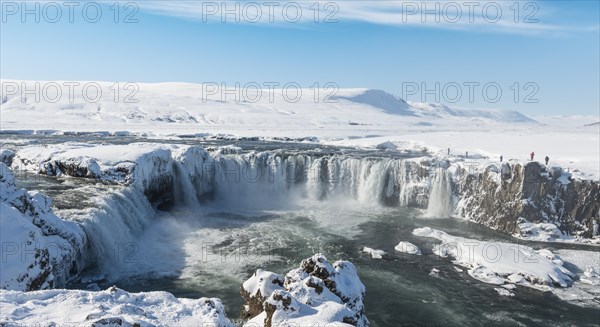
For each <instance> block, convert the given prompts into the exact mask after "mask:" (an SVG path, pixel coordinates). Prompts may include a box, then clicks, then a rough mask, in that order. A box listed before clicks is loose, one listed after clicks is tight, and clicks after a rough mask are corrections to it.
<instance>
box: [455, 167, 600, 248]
mask: <svg viewBox="0 0 600 327" xmlns="http://www.w3.org/2000/svg"><path fill="white" fill-rule="evenodd" d="M462 172H463V176H462V177H461V178H458V180H457V182H456V183H457V186H458V197H459V199H460V201H459V204H458V209H457V213H458V215H459V216H463V217H465V218H468V219H470V220H473V221H475V222H478V223H481V224H483V225H485V226H488V227H490V228H493V229H496V230H499V231H501V232H505V233H509V234H519V235H520V236H522V237H527V236H528V233H530V232H531V231H532V229H531V228H530V227H531V226H532V225H531V224H543V223H546V224H553V225H555V226H556V227H557V228H558V229H559V230H560V231H561V232H563V233H565V234H567V235H572V236H577V237H581V238H591V237H593V236H595V235H597V228H594V226H595V225H597V224H598V221H599V214H600V184H599V182H597V181H590V180H580V179H575V178H572V177H571V174H570V173H568V172H564V171H563V170H562V169H561V168H559V167H552V168H547V167H546V166H544V165H542V164H539V163H537V162H528V163H525V164H522V163H518V162H511V163H504V164H502V165H489V166H487V167H485V168H484V169H481V170H479V171H477V172H475V173H470V174H469V173H467V172H466V171H465V170H463V171H462ZM540 226H542V227H543V225H540ZM594 233H596V234H594ZM556 236H557V237H560V236H561V235H556Z"/></svg>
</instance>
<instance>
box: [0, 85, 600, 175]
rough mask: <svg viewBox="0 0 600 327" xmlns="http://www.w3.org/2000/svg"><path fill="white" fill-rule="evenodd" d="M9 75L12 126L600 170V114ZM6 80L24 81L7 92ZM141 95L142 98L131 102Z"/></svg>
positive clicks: (5, 122) (362, 92)
mask: <svg viewBox="0 0 600 327" xmlns="http://www.w3.org/2000/svg"><path fill="white" fill-rule="evenodd" d="M2 83H3V87H2V90H3V92H4V93H3V95H2V97H1V100H2V108H1V118H0V129H1V130H2V131H3V132H5V131H21V132H23V133H32V132H55V131H58V132H67V131H79V132H109V133H117V134H121V133H124V132H126V133H134V134H143V135H147V136H153V137H171V136H178V135H186V136H190V135H196V136H209V135H223V136H234V137H235V136H237V137H263V138H306V137H311V138H313V140H318V141H319V142H322V143H327V144H334V145H345V146H359V147H377V145H380V144H384V143H385V142H388V141H389V143H385V144H387V146H384V148H385V147H389V146H390V145H393V146H397V147H408V148H427V149H428V150H429V151H432V152H439V153H440V154H445V153H446V151H447V149H448V148H450V149H451V153H452V155H456V156H464V155H465V153H466V152H467V151H468V152H469V155H470V158H469V159H473V158H479V161H486V160H492V161H497V160H498V158H499V156H500V155H503V157H504V159H505V160H509V159H517V160H521V161H524V160H528V159H529V153H530V152H531V151H534V152H535V153H536V160H540V161H542V160H543V158H544V157H545V156H549V157H550V161H551V164H556V165H560V166H562V167H565V168H569V169H570V170H571V171H573V170H575V172H576V174H575V175H576V176H580V177H583V178H593V179H599V178H600V168H599V167H600V136H599V135H600V125H599V124H597V123H598V122H599V121H600V116H570V117H567V116H565V117H558V116H554V117H534V118H530V117H527V116H525V115H522V114H520V113H518V112H515V111H502V110H467V109H454V108H449V107H447V106H444V105H439V104H429V103H413V102H405V101H404V100H402V99H400V98H398V97H395V96H393V95H391V94H389V93H386V92H384V91H379V90H368V89H340V90H339V91H337V92H336V93H335V95H333V93H332V91H331V90H325V89H321V90H320V91H319V94H318V96H316V92H315V91H314V90H311V89H302V91H301V93H302V95H301V96H299V97H296V94H297V93H296V92H295V90H294V89H291V90H290V91H289V92H288V93H287V94H288V99H287V100H286V98H285V97H284V92H283V91H282V90H281V89H275V90H272V92H269V90H267V89H265V90H262V91H260V98H258V99H257V94H259V93H257V91H256V90H255V89H248V90H246V91H243V90H240V91H239V92H237V99H236V95H234V94H232V93H229V94H222V93H221V92H220V90H218V89H215V88H214V87H213V88H210V87H207V86H206V85H205V86H204V87H203V86H202V85H201V84H187V83H157V84H142V83H138V84H136V85H137V87H139V91H138V92H136V93H135V94H133V95H132V91H133V88H130V89H127V90H124V89H123V88H124V83H121V84H120V85H119V86H120V88H121V90H120V92H119V94H118V96H117V97H116V101H115V92H114V87H113V89H111V86H113V85H114V83H109V82H92V83H97V85H100V86H101V87H102V96H100V97H99V98H98V101H97V102H92V101H86V99H85V98H84V96H83V95H82V88H83V86H84V85H87V84H86V83H90V82H80V84H81V86H79V87H75V88H74V92H73V95H74V96H73V98H72V99H70V98H69V96H68V92H67V91H68V88H66V87H61V90H62V91H63V94H62V96H60V97H58V98H57V100H55V98H56V97H55V96H54V95H53V94H50V95H49V96H47V97H45V96H44V94H43V93H44V92H43V91H41V90H43V88H44V86H46V85H48V83H50V82H39V83H40V85H39V88H40V98H39V99H35V94H27V95H26V96H25V98H26V99H25V101H23V97H22V93H23V92H22V91H23V87H22V83H26V85H27V89H28V90H31V89H35V84H34V83H36V82H31V81H28V82H22V81H9V80H5V81H2ZM6 83H11V85H13V86H14V85H16V86H17V88H18V89H17V90H16V91H14V92H6V90H7V88H6V86H5V85H4V84H6ZM56 83H57V84H58V85H63V82H61V81H57V82H56ZM48 90H50V88H48ZM89 90H91V91H89ZM89 90H88V93H89V94H91V95H89V96H88V100H90V98H91V100H95V99H94V97H95V94H94V89H93V88H91V89H89ZM50 91H51V90H50ZM50 91H49V92H50ZM13 93H14V94H13ZM50 93H51V92H50ZM233 93H236V92H233ZM332 95H333V96H332ZM127 96H131V97H130V98H129V99H126V97H127ZM48 100H52V102H55V103H51V102H50V101H48ZM296 100H297V102H292V101H296ZM132 101H137V103H129V102H132ZM380 148H381V147H380ZM486 157H487V158H486Z"/></svg>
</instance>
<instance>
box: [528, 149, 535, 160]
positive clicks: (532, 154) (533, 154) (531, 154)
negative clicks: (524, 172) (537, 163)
mask: <svg viewBox="0 0 600 327" xmlns="http://www.w3.org/2000/svg"><path fill="white" fill-rule="evenodd" d="M529 156H531V161H533V157H534V156H535V153H534V152H533V151H531V153H530V154H529Z"/></svg>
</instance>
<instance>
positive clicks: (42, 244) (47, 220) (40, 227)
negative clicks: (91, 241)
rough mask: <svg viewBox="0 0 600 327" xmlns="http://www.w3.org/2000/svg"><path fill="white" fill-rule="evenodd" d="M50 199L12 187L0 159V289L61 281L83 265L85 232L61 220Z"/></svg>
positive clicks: (42, 286) (41, 286) (53, 284)
mask: <svg viewBox="0 0 600 327" xmlns="http://www.w3.org/2000/svg"><path fill="white" fill-rule="evenodd" d="M51 203H52V200H51V199H50V198H48V197H46V196H44V195H42V194H41V193H38V192H27V191H26V190H24V189H17V188H16V186H15V180H14V177H13V175H12V173H11V172H10V170H9V168H8V167H7V166H6V165H5V164H4V163H0V242H1V243H2V261H1V262H0V270H1V271H2V273H1V274H0V288H2V289H11V290H23V291H25V290H38V289H47V288H52V287H57V286H62V285H64V284H65V282H66V280H67V278H68V276H69V274H70V273H72V272H78V271H79V270H80V269H83V267H82V263H81V251H82V250H83V247H84V244H85V241H86V236H85V234H84V232H83V230H82V229H81V227H79V226H78V225H77V224H75V223H72V222H68V221H64V220H61V219H60V218H58V217H57V216H56V215H55V214H54V213H53V212H52V210H51V208H50V206H51Z"/></svg>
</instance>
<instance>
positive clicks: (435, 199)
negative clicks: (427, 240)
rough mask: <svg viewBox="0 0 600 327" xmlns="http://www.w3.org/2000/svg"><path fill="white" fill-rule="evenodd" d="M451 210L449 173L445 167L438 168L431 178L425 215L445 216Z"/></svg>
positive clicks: (452, 204)
mask: <svg viewBox="0 0 600 327" xmlns="http://www.w3.org/2000/svg"><path fill="white" fill-rule="evenodd" d="M453 211H454V203H453V199H452V184H451V182H450V175H449V174H448V171H447V169H443V168H438V169H437V172H436V175H435V178H434V179H433V185H432V187H431V194H430V196H429V204H428V205H427V215H426V216H427V217H436V218H445V217H449V216H451V215H452V212H453Z"/></svg>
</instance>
